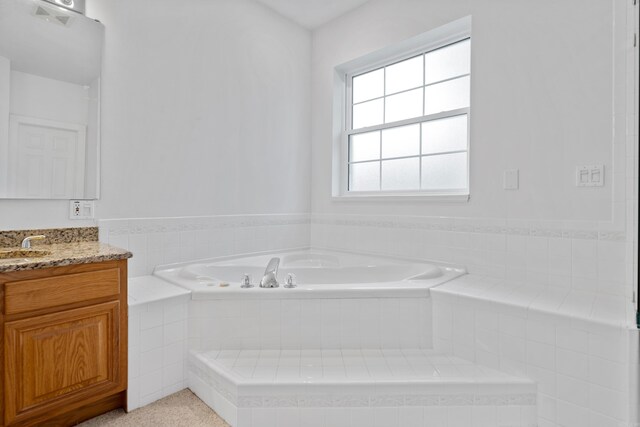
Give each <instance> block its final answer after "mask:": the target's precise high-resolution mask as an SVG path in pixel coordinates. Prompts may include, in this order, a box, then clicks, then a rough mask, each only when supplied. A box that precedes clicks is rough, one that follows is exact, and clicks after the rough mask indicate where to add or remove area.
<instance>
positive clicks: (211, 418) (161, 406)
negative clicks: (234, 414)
mask: <svg viewBox="0 0 640 427" xmlns="http://www.w3.org/2000/svg"><path fill="white" fill-rule="evenodd" d="M79 425H80V426H82V427H98V426H109V427H134V426H135V427H137V426H154V427H165V426H166V427H169V426H170V427H200V426H202V427H204V426H207V427H229V424H227V423H225V422H224V420H223V419H222V418H220V417H219V416H218V414H216V413H215V412H213V410H212V409H211V408H209V407H208V406H207V405H205V404H204V402H203V401H202V400H200V399H198V397H196V395H195V394H193V393H192V392H191V391H190V390H182V391H179V392H177V393H175V394H172V395H171V396H167V397H165V398H164V399H161V400H158V401H157V402H153V403H152V404H150V405H147V406H145V407H143V408H138V409H136V410H134V411H131V412H130V413H128V414H127V413H125V412H124V410H122V409H116V410H113V411H111V412H107V413H106V414H102V415H100V416H98V417H95V418H92V419H90V420H88V421H85V422H83V423H82V424H79Z"/></svg>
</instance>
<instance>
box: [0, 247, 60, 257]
mask: <svg viewBox="0 0 640 427" xmlns="http://www.w3.org/2000/svg"><path fill="white" fill-rule="evenodd" d="M50 254H51V251H47V250H44V249H8V250H7V249H4V250H3V249H0V259H12V258H39V257H43V256H47V255H50Z"/></svg>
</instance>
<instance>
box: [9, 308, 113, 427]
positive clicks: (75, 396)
mask: <svg viewBox="0 0 640 427" xmlns="http://www.w3.org/2000/svg"><path fill="white" fill-rule="evenodd" d="M119 312H120V307H119V302H118V301H113V302H108V303H104V304H98V305H94V306H89V307H85V308H79V309H75V310H68V311H64V312H59V313H54V314H48V315H44V316H39V317H34V318H29V319H25V320H18V321H14V322H7V323H5V328H4V332H5V368H6V369H5V421H6V423H7V424H8V423H10V422H12V421H14V420H17V419H20V418H22V417H23V415H24V416H25V417H30V416H32V415H34V414H36V413H40V412H44V411H47V410H49V409H51V408H52V407H56V408H57V407H59V406H65V407H68V408H69V409H71V407H72V406H73V405H74V403H78V404H84V403H85V402H86V399H87V398H89V397H91V398H94V397H99V396H101V395H106V394H107V393H112V392H114V391H116V389H118V388H120V389H124V387H123V386H122V384H123V381H121V373H120V372H119V366H118V357H119V351H118V350H119V343H118V341H119V332H120V331H119V314H120V313H119Z"/></svg>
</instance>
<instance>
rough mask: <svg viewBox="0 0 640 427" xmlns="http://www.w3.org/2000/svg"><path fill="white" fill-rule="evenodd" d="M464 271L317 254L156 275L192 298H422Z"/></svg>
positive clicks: (301, 253) (194, 267)
mask: <svg viewBox="0 0 640 427" xmlns="http://www.w3.org/2000/svg"><path fill="white" fill-rule="evenodd" d="M273 257H278V258H280V268H279V270H278V280H279V282H280V287H278V288H260V287H259V283H260V279H261V278H262V276H263V274H264V270H265V268H266V266H267V264H268V262H269V260H270V259H271V258H273ZM290 273H291V274H293V275H295V279H296V280H295V281H296V285H297V286H296V287H295V288H285V287H284V286H283V285H284V282H285V277H286V276H287V275H288V274H290ZM465 273H466V272H465V270H464V269H462V268H455V267H445V266H438V265H434V264H429V263H422V262H415V261H402V260H396V259H391V258H384V257H377V256H368V255H356V254H350V253H341V252H330V251H319V250H306V251H296V252H285V253H273V254H269V255H259V256H251V257H243V258H234V259H226V260H222V261H215V262H203V263H194V264H186V265H181V266H178V267H175V266H168V267H160V268H158V269H156V271H155V272H154V274H155V275H156V276H159V277H161V278H163V279H165V280H168V281H169V282H171V283H174V284H176V285H178V286H181V287H184V288H186V289H189V290H191V291H192V298H193V299H194V300H206V299H227V298H259V299H262V298H277V299H283V298H344V297H349V298H367V297H375V298H379V297H409V296H423V297H424V296H427V295H428V292H429V291H428V290H429V288H432V287H434V286H437V285H440V284H442V283H445V282H448V281H449V280H452V279H454V278H456V277H458V276H460V275H462V274H465ZM245 274H249V275H250V276H251V277H252V281H251V283H252V284H253V285H254V287H252V288H241V287H240V283H241V279H242V278H243V276H244V275H245ZM226 284H228V285H227V286H225V285H226Z"/></svg>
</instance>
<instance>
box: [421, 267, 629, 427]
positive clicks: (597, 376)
mask: <svg viewBox="0 0 640 427" xmlns="http://www.w3.org/2000/svg"><path fill="white" fill-rule="evenodd" d="M493 288H495V283H494V284H491V283H487V281H486V279H482V278H474V277H473V275H470V276H466V277H464V278H460V279H458V280H456V281H454V282H450V283H448V284H445V285H442V286H441V287H439V288H436V289H434V290H432V292H431V295H432V299H433V313H434V319H433V322H434V347H435V348H436V349H437V350H439V351H443V352H449V353H451V354H453V355H455V356H457V357H461V358H464V359H465V360H469V361H472V362H474V363H477V364H479V365H482V366H488V367H491V368H494V369H499V370H501V371H503V372H506V373H511V374H514V375H522V376H526V377H528V378H531V379H532V380H534V381H536V383H537V384H538V423H539V424H538V425H539V426H540V427H608V426H611V427H614V426H615V427H621V426H625V427H626V426H631V425H632V424H630V418H629V416H630V414H629V412H630V409H632V408H631V407H630V406H632V405H636V404H637V402H636V401H634V400H633V398H632V396H633V394H631V393H630V387H633V381H632V379H633V377H632V375H633V372H634V371H633V370H631V365H630V357H629V354H634V351H632V349H630V347H629V345H630V344H629V336H630V332H629V330H628V329H626V328H625V326H624V325H621V324H620V323H618V324H615V323H612V322H602V321H601V319H598V318H594V317H592V316H589V315H588V314H589V312H590V311H589V310H592V306H593V304H592V300H590V299H589V298H586V297H585V295H579V296H577V297H576V298H574V299H573V300H571V301H565V302H568V303H569V305H570V307H571V308H572V310H571V311H568V310H565V311H564V313H560V312H559V311H558V310H557V309H556V310H555V312H553V310H550V309H549V307H552V306H555V305H556V304H555V302H556V301H557V299H556V296H554V295H549V294H547V295H543V294H540V296H541V297H542V298H537V297H535V296H533V297H532V294H531V293H529V292H511V294H510V296H505V295H507V292H504V291H505V289H504V288H503V289H502V291H503V296H502V297H501V298H499V297H497V295H498V293H499V292H498V291H499V288H495V289H494V291H493V292H492V291H491V289H493ZM487 297H488V298H487ZM546 297H548V298H546ZM585 313H586V314H585ZM636 333H637V331H636ZM635 353H637V349H636V350H635ZM636 360H637V359H636Z"/></svg>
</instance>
